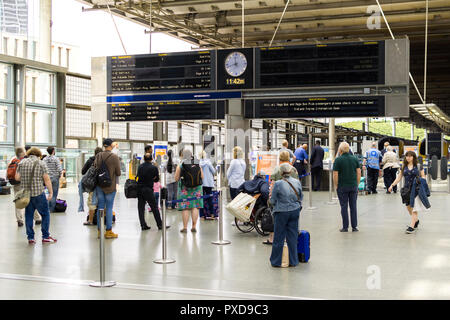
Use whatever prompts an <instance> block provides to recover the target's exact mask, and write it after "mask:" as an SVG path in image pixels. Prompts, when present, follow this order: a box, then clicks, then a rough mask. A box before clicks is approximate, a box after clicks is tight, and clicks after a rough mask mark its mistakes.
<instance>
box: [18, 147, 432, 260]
mask: <svg viewBox="0 0 450 320" xmlns="http://www.w3.org/2000/svg"><path fill="white" fill-rule="evenodd" d="M282 146H283V147H282V148H281V149H280V150H279V153H278V156H279V164H278V165H277V166H276V167H275V168H273V169H272V171H271V174H270V180H269V181H266V173H264V172H262V171H260V172H258V173H257V174H256V175H255V176H254V178H253V179H251V180H248V181H246V179H245V173H246V169H247V168H246V162H245V160H244V152H243V150H242V149H241V148H240V147H234V148H233V152H232V155H233V159H232V160H231V162H230V164H229V167H228V170H227V171H226V178H227V183H228V187H229V194H230V197H231V200H233V199H235V198H236V196H237V195H238V194H239V193H241V192H247V191H249V190H250V193H255V192H257V193H259V195H260V197H259V198H258V201H259V203H260V204H261V205H263V206H266V205H267V206H268V207H269V208H270V209H271V212H272V215H273V229H272V230H269V237H268V239H266V240H265V241H264V242H263V243H264V244H266V245H271V246H272V253H271V256H270V262H271V265H272V266H274V267H280V266H281V259H282V253H283V247H284V243H285V242H286V243H287V247H288V251H289V265H290V266H296V265H297V264H298V263H299V261H298V256H297V254H296V252H297V251H296V250H297V236H298V230H299V217H300V212H301V209H302V199H303V193H302V183H301V182H302V178H303V177H304V176H305V174H306V173H307V171H308V167H309V168H310V173H311V175H312V191H319V190H320V188H321V179H322V173H323V160H324V154H325V152H324V149H323V148H322V147H321V146H320V141H316V142H315V145H314V147H313V148H312V149H311V154H310V155H309V154H308V145H306V144H299V145H298V148H297V149H296V150H294V151H292V150H290V149H289V148H288V146H289V144H288V142H287V141H283V143H282ZM47 153H48V155H47V156H45V157H43V155H42V154H41V151H40V149H39V148H35V147H33V148H30V147H27V150H26V151H25V150H24V149H22V148H17V149H16V156H15V157H14V158H13V159H12V160H11V164H10V167H11V168H14V166H15V171H14V175H13V177H9V180H10V182H11V184H13V185H14V193H15V195H18V194H19V193H21V192H23V190H29V192H30V201H29V204H28V206H27V207H26V208H25V209H16V218H17V223H18V225H19V226H23V225H24V216H25V225H26V233H27V238H28V241H29V243H30V244H34V243H36V241H35V238H34V230H33V219H34V220H35V221H36V224H42V227H41V228H42V237H43V239H42V241H43V242H56V241H57V240H56V239H55V238H53V237H51V236H50V233H49V227H50V212H52V211H54V210H55V203H56V199H57V196H58V189H59V180H60V177H61V176H62V173H63V169H62V167H61V162H60V160H59V159H58V158H57V157H56V156H55V148H53V147H49V148H47ZM178 159H179V160H177V159H176V158H175V156H174V153H173V150H168V153H167V160H166V161H164V163H157V162H156V161H155V159H154V157H153V150H152V146H151V145H149V146H146V147H145V150H144V156H143V159H142V163H141V164H140V165H139V167H138V168H137V173H136V181H137V207H138V210H137V211H138V218H139V222H140V226H141V229H142V231H145V230H149V229H150V226H148V224H147V222H146V220H145V213H146V212H147V210H146V205H148V207H149V210H148V211H150V212H152V214H153V217H154V220H155V222H156V225H157V227H158V229H159V230H161V229H162V228H163V223H162V220H161V215H160V202H161V200H160V193H161V192H162V191H161V186H162V184H161V180H160V179H161V176H160V172H161V171H164V172H165V181H163V184H164V186H165V187H166V190H167V201H168V202H167V204H168V208H170V209H176V210H178V211H181V214H182V223H183V227H182V229H181V230H180V232H181V233H187V232H188V230H189V227H188V225H189V220H191V225H190V231H191V232H192V233H195V232H197V223H198V220H199V216H200V217H203V218H204V219H205V220H215V219H217V216H218V213H217V205H215V203H214V196H213V192H214V189H215V180H214V176H215V175H216V174H217V168H216V167H215V166H214V164H213V163H212V162H211V159H209V158H208V156H207V154H206V153H205V152H204V151H202V152H200V153H199V154H198V157H195V155H194V154H193V153H192V152H191V151H190V150H188V149H183V150H180V152H179V154H178ZM364 168H365V170H366V172H367V191H368V193H369V194H376V193H377V183H378V178H379V175H380V174H382V175H383V178H384V185H385V188H386V193H387V194H390V193H392V192H394V193H396V192H397V184H398V183H399V182H400V181H401V179H402V178H404V181H405V183H404V187H403V188H402V190H401V196H402V201H403V203H404V204H405V205H406V208H407V210H408V212H409V214H410V216H411V223H410V225H409V226H408V228H407V230H406V233H408V234H410V233H414V231H415V230H416V229H417V228H418V226H419V218H418V212H420V211H422V210H427V209H428V208H430V203H429V201H428V199H427V198H428V197H429V190H428V187H427V185H426V180H425V179H424V178H425V175H424V171H423V170H422V169H420V168H419V167H418V162H417V156H416V154H415V153H414V152H411V151H408V152H407V153H406V154H405V157H404V160H403V165H402V166H401V167H400V165H399V157H398V155H397V154H396V152H395V150H394V149H393V148H392V147H391V146H390V145H389V143H386V144H385V148H384V149H383V150H382V151H379V150H378V149H377V145H376V143H373V144H372V147H371V148H370V149H369V150H367V151H366V152H365V155H364V161H363V163H362V165H361V164H360V162H359V160H358V159H357V158H356V157H355V156H354V155H353V153H352V152H351V149H350V146H349V144H348V143H347V142H342V143H340V145H339V148H338V152H337V157H336V159H335V161H334V163H333V166H332V174H333V182H334V187H335V189H336V192H337V196H338V199H339V203H340V207H341V217H342V228H341V229H340V231H341V232H348V229H349V226H350V225H351V227H352V231H353V232H357V231H359V230H358V222H357V198H358V185H359V184H360V180H361V176H362V170H363V169H364ZM399 169H400V170H399ZM121 171H122V170H121V164H120V159H119V157H118V144H117V143H116V142H114V141H113V140H112V139H104V140H103V148H100V147H99V148H96V149H95V154H94V156H92V157H90V158H89V159H88V160H87V161H86V163H85V164H84V166H83V168H82V172H81V173H82V174H83V177H87V176H89V175H93V174H95V175H96V176H95V179H96V181H97V182H96V185H95V188H91V189H89V188H88V187H87V185H86V183H84V182H83V179H82V181H81V182H80V183H79V186H78V189H79V196H80V203H79V208H78V211H79V212H81V211H84V193H87V194H88V199H87V206H88V209H89V215H88V218H87V221H85V222H84V224H85V225H87V226H89V225H95V224H96V225H97V227H98V228H99V226H100V215H99V214H96V213H97V212H98V211H99V210H103V212H104V213H105V221H106V222H105V224H106V232H105V238H106V239H114V238H117V237H118V234H117V233H114V232H113V231H112V227H113V226H112V225H113V208H114V200H115V197H116V193H117V188H118V185H119V177H120V175H121ZM397 171H399V172H398V174H397ZM11 172H12V171H11ZM86 180H87V178H86ZM45 190H47V191H45ZM205 196H206V197H205ZM175 200H177V201H175ZM349 209H350V210H349ZM349 211H350V219H349ZM95 219H96V221H95ZM349 220H350V221H349ZM95 222H96V223H95ZM166 228H170V226H166ZM98 237H100V231H98Z"/></svg>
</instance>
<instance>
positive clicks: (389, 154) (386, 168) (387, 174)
mask: <svg viewBox="0 0 450 320" xmlns="http://www.w3.org/2000/svg"><path fill="white" fill-rule="evenodd" d="M392 150H394V148H392V146H387V147H386V152H385V153H384V156H383V161H381V164H382V165H383V180H384V186H385V187H386V193H388V194H389V193H391V192H390V191H389V190H388V189H389V186H390V185H391V184H392V182H394V181H395V178H396V177H397V171H398V168H400V165H399V164H398V156H397V154H396V153H395V152H394V151H392ZM393 190H394V193H397V186H395V187H394V188H393Z"/></svg>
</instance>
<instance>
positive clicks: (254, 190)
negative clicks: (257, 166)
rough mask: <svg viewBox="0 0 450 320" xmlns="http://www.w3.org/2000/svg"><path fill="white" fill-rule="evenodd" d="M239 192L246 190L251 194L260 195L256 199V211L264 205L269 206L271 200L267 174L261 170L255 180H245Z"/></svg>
mask: <svg viewBox="0 0 450 320" xmlns="http://www.w3.org/2000/svg"><path fill="white" fill-rule="evenodd" d="M238 191H239V193H241V192H245V193H247V194H249V195H251V196H255V195H258V194H259V195H260V196H259V197H258V199H257V200H256V203H255V207H254V209H253V210H254V211H255V212H256V210H258V209H259V208H261V207H262V206H267V200H269V182H267V181H266V174H265V173H264V172H263V171H259V172H258V173H257V174H256V175H255V177H254V178H253V180H248V181H245V182H244V183H243V184H241V186H240V187H239V189H238Z"/></svg>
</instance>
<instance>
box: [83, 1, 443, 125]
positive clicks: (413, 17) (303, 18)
mask: <svg viewBox="0 0 450 320" xmlns="http://www.w3.org/2000/svg"><path fill="white" fill-rule="evenodd" d="M79 1H80V2H82V3H85V4H89V5H92V6H93V9H94V10H108V7H107V6H109V7H110V10H111V11H112V12H113V13H114V14H116V15H119V16H122V17H124V18H126V19H129V20H132V21H135V22H136V23H139V24H141V25H144V26H147V27H149V25H150V19H151V20H152V26H153V30H154V31H155V32H163V33H167V34H170V35H173V36H175V37H177V38H180V39H183V40H185V41H188V42H190V43H192V44H193V45H195V46H199V47H205V48H206V47H207V48H224V47H241V46H242V20H244V45H245V46H246V47H253V46H267V45H269V43H270V42H271V40H272V38H274V39H273V43H272V45H285V44H307V43H326V42H340V41H364V40H379V39H390V38H391V36H390V33H389V31H388V28H387V27H386V24H385V23H384V20H383V18H382V17H381V18H380V26H379V28H374V29H369V28H368V24H369V25H371V24H372V23H373V22H374V21H375V22H376V20H374V17H373V16H372V15H373V14H374V11H373V10H374V9H376V8H378V6H377V2H376V0H344V1H337V0H290V1H289V5H288V6H287V8H286V12H285V14H284V16H283V20H282V22H281V24H280V25H279V28H278V30H277V32H276V35H275V37H274V33H275V30H276V29H277V25H278V23H279V21H280V18H281V16H282V14H283V10H284V9H285V6H286V2H287V1H288V0H245V1H244V2H243V1H241V0H159V1H155V0H153V1H152V3H151V4H150V0H127V1H125V0H122V1H115V0H83V1H81V0H79ZM379 2H380V4H381V6H382V8H383V11H384V14H385V16H386V19H387V21H388V23H389V25H390V27H391V29H392V32H393V34H394V36H395V37H397V38H400V37H405V36H407V37H408V38H409V39H410V40H411V58H410V61H411V64H410V69H411V74H412V76H413V77H414V80H415V82H416V84H417V86H418V88H419V91H420V93H421V95H422V96H423V95H424V90H423V87H424V85H423V82H424V81H423V79H424V76H423V74H424V43H425V12H426V1H425V0H420V1H415V0H379ZM243 3H244V19H242V18H243V16H242V13H243V12H242V4H243ZM428 3H429V15H428V17H429V18H428V19H429V22H428V43H429V45H428V67H427V99H426V102H427V103H435V104H436V105H437V106H439V108H440V109H441V110H442V111H443V112H444V113H446V115H447V116H450V0H429V2H428ZM150 5H151V8H152V10H151V11H150ZM150 12H151V18H150ZM410 92H411V97H410V100H411V104H417V103H422V102H421V101H420V99H419V96H418V94H417V93H416V90H415V89H414V86H413V85H412V83H411V86H410ZM411 111H412V114H411V116H412V117H411V119H410V121H413V119H414V121H416V122H417V124H418V125H420V126H422V127H425V128H427V129H430V130H432V129H438V127H437V125H436V124H434V122H433V121H430V120H428V119H425V118H424V117H422V116H421V115H420V114H419V113H415V112H414V111H413V110H411Z"/></svg>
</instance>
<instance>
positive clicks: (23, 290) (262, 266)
mask: <svg viewBox="0 0 450 320" xmlns="http://www.w3.org/2000/svg"><path fill="white" fill-rule="evenodd" d="M380 181H381V180H380ZM122 190H123V189H122ZM122 190H121V192H119V193H118V195H117V197H116V203H115V208H114V210H115V211H116V212H117V222H116V224H115V225H114V227H113V230H114V231H115V232H116V233H118V234H119V238H118V239H114V240H105V243H106V246H105V247H106V249H105V251H106V280H114V281H117V285H116V286H114V287H111V288H92V287H90V286H89V283H90V282H91V281H94V280H95V281H98V280H99V243H98V240H97V230H96V227H91V226H89V227H88V226H84V225H83V224H82V223H83V221H84V220H85V219H86V214H83V213H78V212H77V208H78V195H77V188H76V186H74V185H72V186H69V187H68V188H66V189H60V196H59V198H61V199H65V200H67V202H68V210H67V212H66V213H53V214H51V226H50V232H51V235H52V236H55V237H56V238H57V239H58V242H57V243H55V244H42V243H41V241H40V240H41V231H40V226H37V228H36V227H35V232H36V240H37V243H36V245H34V246H30V245H28V243H27V239H26V235H25V227H21V228H19V227H18V226H17V223H16V220H15V214H14V207H13V203H12V201H11V200H12V195H11V196H0V241H1V243H2V250H1V252H2V253H1V256H2V258H1V261H0V299H6V300H10V299H80V300H84V299H86V300H92V299H121V300H126V299H134V300H138V299H173V300H185V299H189V300H197V299H198V300H205V299H253V300H259V299H339V300H340V299H344V300H345V299H405V300H409V299H450V250H449V249H450V216H449V214H450V210H449V208H450V195H449V194H448V193H447V192H445V191H439V192H433V193H432V196H431V198H430V201H431V205H432V208H431V212H430V213H424V214H422V215H419V219H420V226H419V229H418V231H417V232H416V234H409V235H408V234H405V229H406V226H407V224H409V215H408V214H407V211H406V209H405V207H404V206H403V205H402V203H401V200H400V195H399V193H397V194H386V193H385V191H384V190H383V189H382V187H381V183H380V185H379V187H378V191H379V193H378V194H377V195H360V196H358V228H359V230H360V231H359V232H355V233H352V232H348V233H341V232H339V229H340V228H341V217H340V207H339V205H338V204H335V205H329V204H327V203H326V202H327V201H328V199H329V194H328V192H314V193H313V206H314V207H317V210H312V211H308V210H306V208H307V207H308V204H309V200H308V193H307V192H305V195H304V201H303V208H304V209H303V210H302V212H301V217H300V228H301V229H304V230H308V231H309V232H310V234H311V260H310V261H309V262H308V263H306V264H302V263H301V264H299V265H298V266H297V267H296V268H272V267H271V266H270V262H269V256H270V253H271V247H270V246H267V245H263V244H262V241H264V240H265V238H264V237H261V236H259V235H258V234H257V233H256V231H252V232H250V233H247V234H244V233H241V232H240V231H239V230H237V229H236V227H234V226H232V222H233V217H232V216H231V215H230V214H228V213H226V212H225V214H224V216H225V218H224V239H226V240H230V241H231V242H232V243H231V244H229V245H225V246H216V245H213V244H211V241H215V240H217V239H218V229H217V227H218V221H203V220H199V223H198V225H197V229H198V232H197V233H196V234H194V233H191V232H190V231H188V233H187V234H182V233H180V232H179V230H180V229H181V227H182V222H181V213H180V212H179V211H176V210H168V211H167V221H168V225H171V228H170V229H168V231H167V239H168V244H167V252H168V258H173V259H175V260H176V262H175V263H173V264H167V265H160V264H155V263H153V260H155V259H159V258H161V256H162V253H161V232H160V231H158V230H157V227H156V225H155V222H154V219H153V216H152V215H151V216H150V215H146V219H147V221H148V223H149V225H150V226H151V227H152V229H151V230H148V231H141V229H140V225H139V222H138V214H137V200H136V199H130V200H128V199H126V198H125V197H124V194H123V192H122ZM443 190H446V188H444V189H443ZM189 230H190V223H189ZM374 270H375V272H374ZM378 275H379V277H378V278H374V277H377V276H378ZM374 279H375V282H374ZM376 279H379V282H377V281H376ZM374 283H379V285H380V286H379V288H377V287H375V288H373V284H374ZM371 284H372V285H371ZM368 285H369V286H368ZM369 287H370V288H372V289H369Z"/></svg>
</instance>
